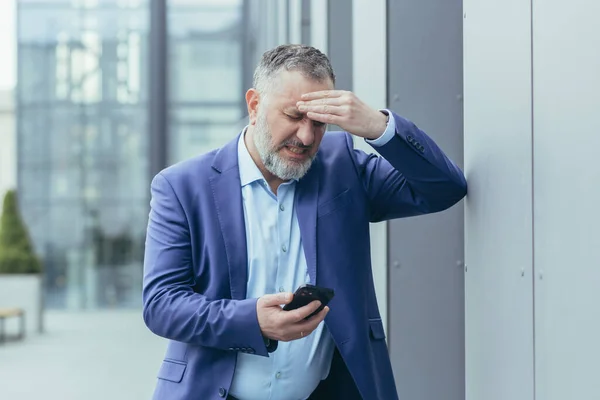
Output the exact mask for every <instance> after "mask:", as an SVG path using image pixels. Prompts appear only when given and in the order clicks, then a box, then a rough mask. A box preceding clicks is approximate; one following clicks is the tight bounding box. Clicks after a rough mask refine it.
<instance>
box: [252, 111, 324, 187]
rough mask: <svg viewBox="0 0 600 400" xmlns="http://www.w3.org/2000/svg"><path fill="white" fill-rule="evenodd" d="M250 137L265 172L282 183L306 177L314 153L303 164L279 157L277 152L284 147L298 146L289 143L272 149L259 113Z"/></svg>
mask: <svg viewBox="0 0 600 400" xmlns="http://www.w3.org/2000/svg"><path fill="white" fill-rule="evenodd" d="M252 136H253V138H254V145H255V146H256V150H258V154H259V156H260V159H261V161H262V163H263V165H264V166H265V168H266V169H267V171H269V172H270V173H271V174H273V175H275V176H276V177H278V178H279V179H281V180H284V181H287V180H291V179H300V178H302V177H303V176H304V175H306V173H307V172H308V170H309V169H310V167H311V165H312V163H313V161H314V159H315V157H316V153H315V154H314V155H312V156H311V157H310V158H309V159H308V160H306V161H304V162H296V161H293V160H289V159H285V158H283V157H281V156H280V155H279V153H278V152H277V151H278V150H280V149H282V148H283V147H284V146H285V145H288V144H293V145H298V143H295V142H294V141H289V142H286V143H284V144H283V145H281V146H280V147H279V148H274V146H273V144H272V139H273V136H272V135H271V131H270V130H269V127H268V126H267V120H266V117H265V116H264V115H261V113H259V115H258V119H257V121H256V126H255V127H254V134H253V135H252Z"/></svg>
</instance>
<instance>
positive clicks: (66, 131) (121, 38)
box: [16, 0, 301, 309]
mask: <svg viewBox="0 0 600 400" xmlns="http://www.w3.org/2000/svg"><path fill="white" fill-rule="evenodd" d="M294 4H295V5H294ZM165 9H166V10H167V12H166V13H165V12H163V11H162V10H165ZM300 11H301V9H300V2H299V1H296V0H294V1H292V0H289V1H284V0H282V1H281V2H279V1H277V2H276V1H271V0H17V21H18V24H17V30H18V84H17V96H16V98H17V102H16V106H17V138H18V139H17V147H18V168H17V169H18V172H17V175H18V179H17V180H18V190H19V198H20V202H21V207H22V211H23V214H24V218H25V220H26V222H27V223H28V226H29V228H30V231H31V235H32V238H33V240H34V243H35V246H36V250H37V251H38V253H39V254H40V256H41V257H42V259H43V261H44V266H45V276H44V286H45V303H46V306H47V307H49V308H67V309H89V308H123V307H137V306H140V305H141V286H142V275H143V247H144V239H145V230H146V224H147V218H148V211H149V200H150V199H149V194H150V190H149V185H150V179H151V176H152V173H153V171H157V170H158V169H160V168H163V167H164V166H166V165H163V164H167V165H168V164H173V163H176V162H178V161H181V160H183V159H186V158H189V157H192V156H194V155H197V154H200V153H204V152H206V151H209V150H212V149H214V148H216V147H219V146H222V145H223V144H225V143H226V142H228V141H229V140H231V139H232V138H233V137H235V135H236V134H237V133H239V132H240V131H241V129H242V128H243V127H244V125H245V124H246V121H247V119H246V118H247V111H246V103H245V98H244V94H245V91H246V90H247V89H248V88H249V87H250V85H251V80H252V73H253V69H254V66H255V65H256V62H257V61H258V59H259V57H260V55H261V54H262V52H263V51H265V50H266V49H268V48H270V47H273V46H275V45H277V44H280V43H285V42H286V41H288V38H289V37H293V36H294V35H293V34H292V33H293V32H300V21H301V18H300V14H299V13H300ZM294 16H296V17H297V18H296V17H294ZM157 20H158V21H159V23H158V25H153V24H156V21H157ZM292 20H294V21H297V23H295V24H294V23H292ZM163 24H164V25H166V27H167V29H166V32H165V31H164V30H162V29H161V27H162V26H163ZM151 27H152V28H151ZM150 29H154V31H152V32H151V31H150ZM161 32H163V33H161ZM296 36H297V37H298V38H299V35H296ZM151 41H152V43H151ZM162 46H164V47H162ZM163 55H166V64H167V68H166V71H167V73H166V74H164V73H161V67H156V65H157V63H153V62H152V61H151V60H153V59H154V60H157V59H158V60H164V58H161V57H162V56H163ZM155 57H158V58H155ZM161 88H165V89H164V90H163V89H161ZM151 93H153V94H154V95H153V96H154V97H150V94H151ZM163 95H164V96H166V106H164V107H163V106H162V103H161V104H159V106H158V107H155V105H156V99H159V98H162V97H161V96H163ZM155 112H158V113H159V114H158V116H160V118H159V120H160V121H166V124H165V127H166V128H162V125H160V126H159V127H158V128H156V127H154V123H153V121H154V120H155V118H154V117H155V116H156V115H155V114H151V113H155Z"/></svg>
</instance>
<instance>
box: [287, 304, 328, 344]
mask: <svg viewBox="0 0 600 400" xmlns="http://www.w3.org/2000/svg"><path fill="white" fill-rule="evenodd" d="M328 312H329V307H325V308H323V309H322V310H321V311H319V313H318V314H316V315H313V316H312V317H310V319H307V320H302V321H301V322H298V323H297V324H296V325H295V326H294V331H295V332H296V334H295V337H294V338H292V339H301V338H303V337H306V336H308V335H310V334H311V333H312V332H313V331H314V330H315V329H317V326H319V324H320V323H321V322H323V320H324V319H325V317H326V316H327V313H328Z"/></svg>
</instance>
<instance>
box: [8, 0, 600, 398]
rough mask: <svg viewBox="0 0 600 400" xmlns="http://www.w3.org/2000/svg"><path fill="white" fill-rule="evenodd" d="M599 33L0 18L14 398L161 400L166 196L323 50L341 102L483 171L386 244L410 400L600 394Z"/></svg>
mask: <svg viewBox="0 0 600 400" xmlns="http://www.w3.org/2000/svg"><path fill="white" fill-rule="evenodd" d="M599 15H600V2H598V1H597V0H571V1H570V2H569V3H568V4H567V2H565V1H564V0H544V1H538V0H527V1H521V0H464V1H463V0H419V1H414V0H0V203H1V204H0V205H1V207H2V214H1V217H0V400H30V399H51V400H54V399H56V400H81V399H86V400H100V399H102V400H104V399H111V400H113V399H114V400H137V399H149V398H151V394H152V391H153V388H154V384H155V379H156V373H157V371H158V368H159V366H160V364H161V361H162V358H163V356H164V350H165V346H166V343H165V341H164V340H163V339H162V338H159V337H156V336H155V335H153V334H151V333H150V332H149V331H148V329H147V328H146V327H145V326H144V322H143V320H142V316H141V285H142V276H143V251H144V239H145V230H146V222H147V217H148V212H149V201H150V198H149V194H150V190H149V186H150V181H151V178H152V177H153V176H154V175H155V174H156V173H157V172H158V171H160V170H161V169H162V168H164V167H165V166H168V165H171V164H173V163H176V162H178V161H180V160H183V159H185V158H188V157H190V156H193V155H196V154H199V153H203V152H205V151H208V150H211V149H214V148H216V147H219V146H221V145H223V144H224V143H226V142H228V141H229V140H231V139H232V138H234V137H235V136H236V135H237V134H238V133H239V132H240V130H241V129H242V128H243V127H244V125H245V123H246V105H245V101H244V93H245V91H246V90H247V89H248V88H249V87H250V86H251V84H252V74H253V71H254V67H255V65H256V63H257V61H258V59H259V57H260V56H261V55H262V53H263V52H264V51H266V50H268V49H270V48H272V47H274V46H276V45H279V44H282V43H304V44H310V45H313V46H315V47H317V48H319V49H321V50H322V51H324V52H325V53H326V54H327V55H328V56H329V57H330V59H331V61H332V64H333V67H334V69H335V72H336V74H337V87H338V88H339V89H344V90H352V91H354V92H355V93H356V94H357V95H358V97H360V98H361V99H362V100H363V101H365V102H366V103H367V104H369V105H370V106H371V107H373V108H386V107H387V108H390V109H392V110H394V111H396V112H398V113H399V114H401V115H403V116H405V117H407V118H409V119H410V120H412V121H414V122H415V123H416V124H417V125H418V126H419V127H420V128H422V129H423V130H424V131H426V132H427V133H428V134H429V135H430V136H431V137H432V138H433V139H434V140H435V141H436V143H438V144H439V145H440V147H441V148H442V149H443V150H444V151H445V152H446V153H447V154H448V155H449V156H450V158H452V159H453V160H455V161H456V162H457V164H458V165H459V166H461V167H462V168H463V169H464V170H465V173H466V175H467V179H468V182H469V195H468V196H467V198H466V199H465V200H464V201H462V202H461V203H460V204H458V205H456V206H455V207H453V208H451V209H450V210H447V211H445V212H443V213H439V214H434V215H428V216H420V217H415V218H409V219H403V220H397V221H390V222H387V223H379V224H373V225H372V226H371V238H372V243H371V254H372V260H373V274H374V277H373V280H374V284H375V287H376V290H377V297H378V303H379V307H380V310H381V314H382V319H383V322H384V326H385V332H386V335H387V337H386V340H387V342H388V346H389V352H390V358H391V362H392V366H393V370H394V375H395V378H396V383H397V387H398V391H399V394H400V398H405V399H411V400H438V399H444V400H464V399H468V400H482V399H484V400H565V399H577V400H597V399H599V398H600V386H599V385H598V379H597V376H596V375H597V370H598V368H597V361H598V359H600V342H599V341H598V337H600V323H599V322H598V318H595V317H594V315H597V314H598V304H600V290H599V288H600V268H599V267H598V266H599V265H600V253H598V251H597V249H598V247H599V245H600V231H599V230H598V228H597V227H598V221H599V220H600V219H599V211H598V204H600V189H599V186H598V182H600V167H599V166H598V163H597V161H596V156H597V152H598V148H600V135H598V132H600V118H598V111H599V110H600V72H599V71H600V52H599V51H598V48H599V46H598V44H599V43H600V21H599V17H598V16H599ZM330 129H336V127H330ZM356 146H357V147H358V148H361V149H363V150H366V151H369V152H371V151H373V149H371V148H370V147H368V146H366V145H365V143H364V141H361V140H357V141H356ZM202 395H203V394H199V396H200V397H199V398H200V399H203V397H201V396H202Z"/></svg>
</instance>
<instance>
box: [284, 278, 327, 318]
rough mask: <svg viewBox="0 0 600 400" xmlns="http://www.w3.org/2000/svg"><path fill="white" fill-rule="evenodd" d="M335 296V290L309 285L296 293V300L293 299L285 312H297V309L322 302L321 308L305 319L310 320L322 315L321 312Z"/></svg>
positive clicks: (301, 287)
mask: <svg viewBox="0 0 600 400" xmlns="http://www.w3.org/2000/svg"><path fill="white" fill-rule="evenodd" d="M333 296H334V292H333V289H329V288H324V287H319V286H314V285H309V284H306V285H302V286H300V287H299V288H298V289H297V290H296V292H295V293H294V298H293V299H292V301H291V302H290V303H288V304H286V305H285V306H283V309H284V310H285V311H289V310H295V309H297V308H300V307H303V306H305V305H307V304H310V303H311V302H313V301H315V300H319V301H320V302H321V306H320V307H319V308H318V309H317V310H316V311H315V312H313V313H312V314H310V315H309V316H308V317H306V318H305V319H309V318H310V317H312V316H313V315H316V314H318V313H320V312H321V310H323V308H325V306H326V305H327V304H328V303H329V302H330V301H331V299H333Z"/></svg>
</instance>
